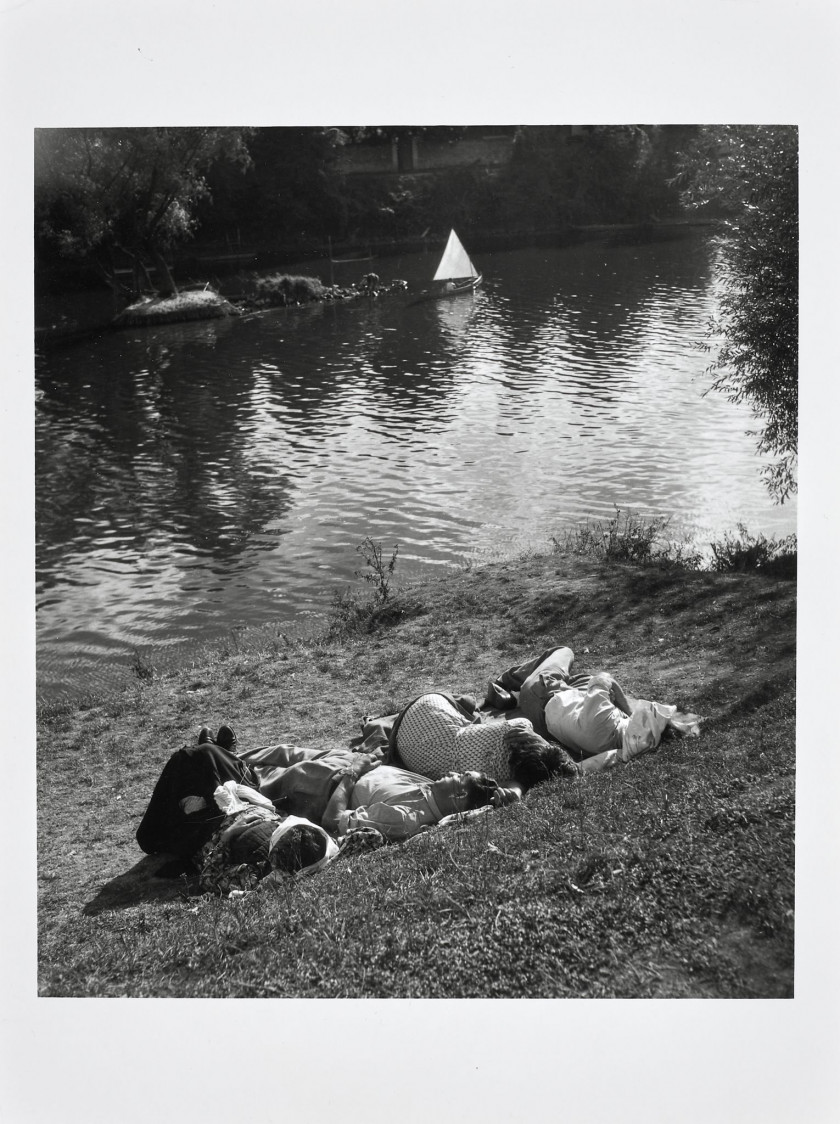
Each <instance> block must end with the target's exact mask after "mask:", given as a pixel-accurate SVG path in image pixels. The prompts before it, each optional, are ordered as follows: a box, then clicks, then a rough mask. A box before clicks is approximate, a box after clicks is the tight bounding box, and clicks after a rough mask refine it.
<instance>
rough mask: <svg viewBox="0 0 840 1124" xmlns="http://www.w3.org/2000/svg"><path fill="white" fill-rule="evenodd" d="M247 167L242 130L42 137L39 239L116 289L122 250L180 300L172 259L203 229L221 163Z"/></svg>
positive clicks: (47, 132)
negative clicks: (199, 223) (203, 212)
mask: <svg viewBox="0 0 840 1124" xmlns="http://www.w3.org/2000/svg"><path fill="white" fill-rule="evenodd" d="M223 160H224V161H230V162H233V163H234V164H237V165H238V166H239V167H240V168H245V167H247V164H248V161H249V156H248V150H247V147H246V143H245V131H244V130H242V129H207V128H185V129H179V128H176V129H39V130H37V132H36V137H35V203H36V234H37V235H38V236H39V237H40V238H41V239H42V240H44V241H45V242H47V243H48V244H53V245H55V246H56V247H57V248H58V250H59V252H60V253H61V254H62V255H63V256H65V257H72V258H76V259H78V260H83V261H87V262H89V263H90V264H91V265H93V267H94V268H95V269H96V270H97V272H99V274H100V275H101V276H102V277H103V278H104V279H105V281H107V283H108V284H109V285H111V287H112V288H114V289H120V288H121V287H122V286H121V285H120V283H119V281H118V279H117V273H116V269H117V261H116V258H115V251H121V252H122V253H123V254H125V255H126V256H127V257H128V259H129V260H130V261H131V262H132V263H133V265H134V268H135V288H136V287H137V278H138V277H139V276H140V275H142V276H143V277H145V280H146V282H147V283H150V277H149V271H150V268H151V267H154V268H155V269H156V270H157V272H158V278H159V288H160V290H161V291H162V292H163V293H165V294H173V293H175V292H177V289H176V287H175V282H174V281H173V278H172V275H171V273H170V270H169V267H168V265H167V262H166V254H167V252H168V251H169V250H171V248H172V247H173V246H174V245H175V244H177V243H178V242H180V241H183V240H184V239H186V238H188V237H189V236H190V235H191V234H192V233H193V230H194V228H195V207H196V205H197V203H198V201H199V200H201V199H202V198H204V197H206V195H207V194H208V186H207V179H206V173H207V171H208V169H209V168H210V167H211V166H212V165H213V164H214V163H215V162H217V161H223Z"/></svg>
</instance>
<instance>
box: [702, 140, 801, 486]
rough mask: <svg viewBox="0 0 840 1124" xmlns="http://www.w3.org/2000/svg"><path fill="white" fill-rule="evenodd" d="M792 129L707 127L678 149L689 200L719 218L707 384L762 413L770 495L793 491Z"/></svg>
mask: <svg viewBox="0 0 840 1124" xmlns="http://www.w3.org/2000/svg"><path fill="white" fill-rule="evenodd" d="M797 140H798V138H797V130H796V128H795V127H793V126H769V125H766V126H765V125H755V126H734V125H733V126H708V127H704V128H703V129H701V130H700V131H699V133H698V136H697V137H696V138H695V140H694V143H693V144H692V145H690V146H689V147H688V149H687V151H686V153H685V157H684V161H683V168H682V173H681V181H682V183H683V186H684V189H685V199H686V202H687V204H688V205H689V206H691V207H695V208H705V209H706V210H708V211H712V212H713V213H715V214H718V215H720V216H722V219H721V221H722V223H723V225H724V230H725V234H724V236H723V237H722V238H721V239H720V254H721V261H722V265H723V294H722V297H721V300H720V312H719V315H718V318H717V320H716V322H715V323H714V324H713V326H712V331H713V333H714V335H715V336H717V337H719V338H720V340H721V341H722V342H721V344H720V346H719V349H718V351H717V354H716V356H715V359H714V361H713V363H712V368H711V369H712V372H713V373H714V376H715V381H714V384H713V385H714V387H715V388H716V389H717V390H720V391H723V392H724V393H725V394H727V395H728V396H729V397H730V398H731V399H733V400H734V401H736V402H740V401H747V402H749V403H750V405H751V406H752V408H753V410H754V412H755V414H756V416H757V417H758V418H760V419H762V422H763V429H762V430H761V431H760V433H759V435H758V436H759V440H758V449H759V452H761V453H765V454H769V455H771V456H774V457H776V458H777V459H776V460H775V461H774V462H773V463H772V464H771V465H770V466H769V467H768V468H767V470H766V471H765V479H766V482H767V485H768V488H769V490H770V492H771V493H772V494H773V496H774V497H775V498H776V499H777V500H779V502H783V501H784V500H785V499H786V498H787V497H788V496H789V495H790V494H791V493H792V492H794V491H795V490H796V479H795V469H796V453H797V435H798V416H799V415H798V397H797V394H798V362H797V358H798V356H797V352H798V341H799V299H798V283H799V220H798V144H797Z"/></svg>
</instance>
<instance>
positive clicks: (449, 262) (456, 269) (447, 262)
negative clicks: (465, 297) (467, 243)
mask: <svg viewBox="0 0 840 1124" xmlns="http://www.w3.org/2000/svg"><path fill="white" fill-rule="evenodd" d="M455 277H478V270H477V269H476V268H475V266H474V265H473V263H472V262H471V261H470V259H469V255H468V254H467V251H466V250H465V249H464V247H463V246H462V245H461V240H460V238H459V237H458V235H457V234H456V233H455V231H454V230H451V231H450V232H449V241H448V242H447V243H446V249H445V250H444V251H443V257H442V258H441V259H440V265H439V266H438V268H437V273H436V274H435V275H434V277H433V278H432V280H433V281H451V280H452V279H453V278H455Z"/></svg>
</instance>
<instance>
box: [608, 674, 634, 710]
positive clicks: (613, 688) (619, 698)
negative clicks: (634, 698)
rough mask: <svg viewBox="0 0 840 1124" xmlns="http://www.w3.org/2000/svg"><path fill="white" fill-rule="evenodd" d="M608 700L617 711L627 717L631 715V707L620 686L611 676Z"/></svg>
mask: <svg viewBox="0 0 840 1124" xmlns="http://www.w3.org/2000/svg"><path fill="white" fill-rule="evenodd" d="M610 698H611V699H612V701H613V702H614V703H615V705H616V706H617V707H618V709H619V710H621V711H623V712H624V713H625V714H626V715H628V717H629V716H630V715H631V714H632V713H633V707H632V706H631V704H630V702H629V700H628V698H627V696H626V695H625V693H624V691H623V690H622V689H621V684H620V683H617V682H616V680H615V679H613V677H612V676H610Z"/></svg>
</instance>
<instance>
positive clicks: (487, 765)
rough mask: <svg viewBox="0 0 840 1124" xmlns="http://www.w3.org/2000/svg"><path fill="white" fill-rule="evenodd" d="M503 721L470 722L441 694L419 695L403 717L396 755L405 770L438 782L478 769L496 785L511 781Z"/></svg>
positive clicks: (398, 732) (398, 734) (505, 726)
mask: <svg viewBox="0 0 840 1124" xmlns="http://www.w3.org/2000/svg"><path fill="white" fill-rule="evenodd" d="M506 728H507V724H506V723H505V722H489V723H482V724H476V723H471V722H470V721H469V720H468V719H467V718H465V717H464V716H463V715H462V714H460V713H459V712H458V711H457V710H456V709H455V708H454V707H453V706H452V704H451V703H450V702H449V701H448V700H447V699H445V698H444V697H443V695H421V697H420V698H419V699H416V700H415V701H414V702H413V703H412V704H411V706H410V707H409V708H408V710H407V711H406V712H405V714H404V715H403V718H402V721H401V723H400V727H399V730H398V731H397V752H398V753H399V756H400V758H401V759H402V761H403V763H404V765H405V767H406V769H410V770H411V771H412V772H415V773H421V774H422V775H423V776H424V777H430V778H431V779H432V780H440V778H441V777H444V776H446V774H447V773H449V772H453V771H455V772H465V771H467V770H472V769H475V770H478V771H479V772H483V773H488V774H489V775H490V776H491V777H493V778H494V779H495V780H497V781H498V782H499V783H503V782H504V781H506V780H509V779H510V770H509V767H508V763H507V753H506V751H505V748H504V736H505V730H506Z"/></svg>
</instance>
